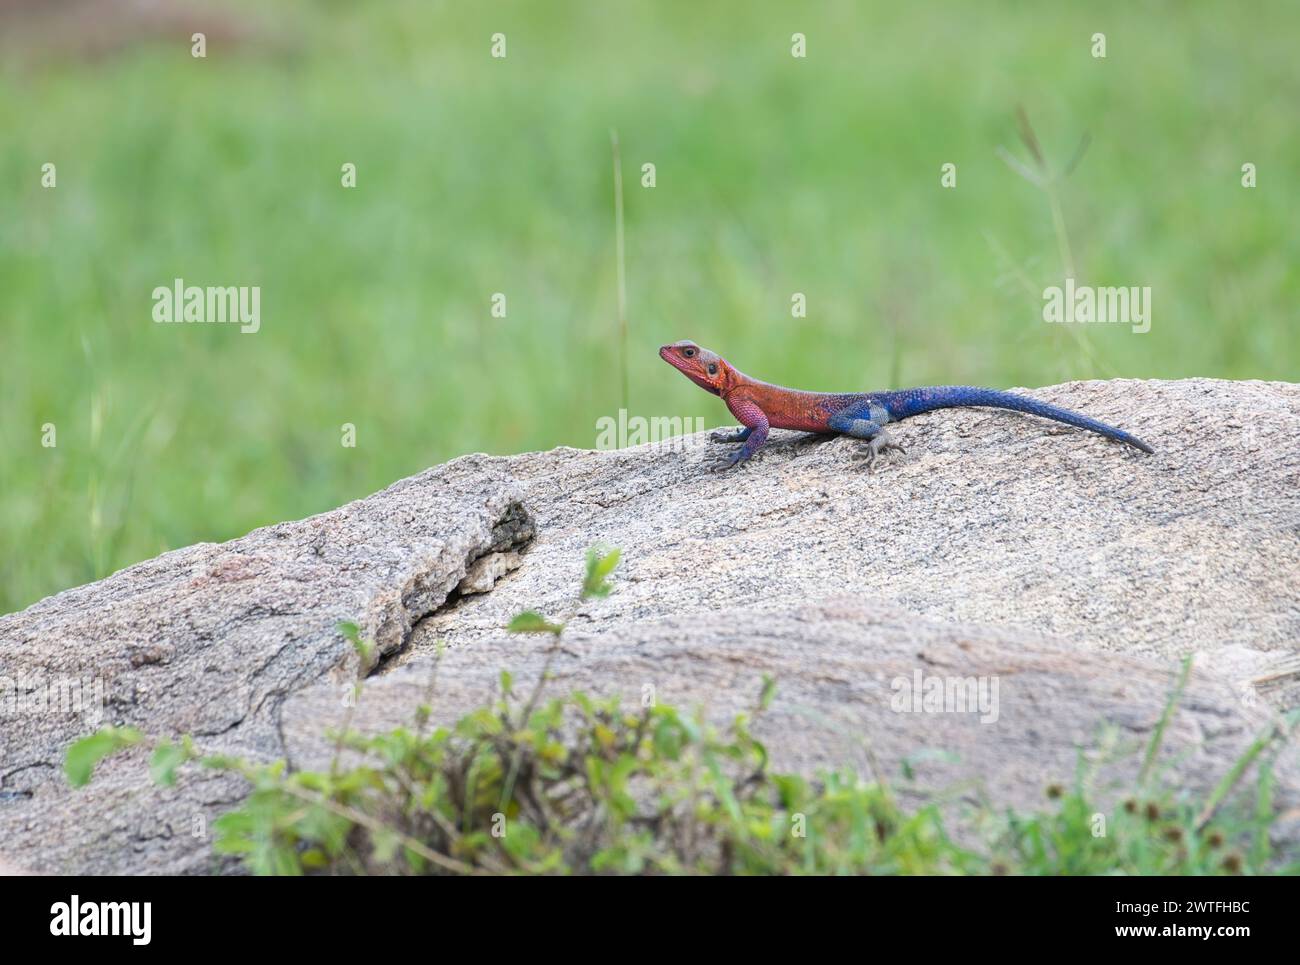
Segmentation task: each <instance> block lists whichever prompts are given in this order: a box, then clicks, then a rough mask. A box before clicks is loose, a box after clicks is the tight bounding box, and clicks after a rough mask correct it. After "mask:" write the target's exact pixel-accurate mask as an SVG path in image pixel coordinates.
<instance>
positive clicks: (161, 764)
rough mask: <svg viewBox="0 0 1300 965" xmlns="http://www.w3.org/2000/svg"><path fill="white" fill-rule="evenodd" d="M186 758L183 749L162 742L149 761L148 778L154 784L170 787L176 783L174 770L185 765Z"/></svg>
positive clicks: (170, 743) (167, 742)
mask: <svg viewBox="0 0 1300 965" xmlns="http://www.w3.org/2000/svg"><path fill="white" fill-rule="evenodd" d="M187 756H188V755H187V754H186V753H185V749H184V748H183V747H178V746H177V745H175V744H173V743H172V742H171V741H163V742H162V743H161V744H159V745H158V746H157V748H155V749H154V752H153V757H151V758H150V759H149V776H150V777H151V778H153V782H154V783H155V784H158V785H161V786H162V787H171V786H172V785H173V784H175V783H176V768H178V767H180V766H181V764H183V763H185V759H186V757H187Z"/></svg>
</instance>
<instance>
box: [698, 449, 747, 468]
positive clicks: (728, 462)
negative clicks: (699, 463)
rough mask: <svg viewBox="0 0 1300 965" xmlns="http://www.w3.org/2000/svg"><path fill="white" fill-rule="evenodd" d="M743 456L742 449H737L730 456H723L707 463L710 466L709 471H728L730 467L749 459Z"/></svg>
mask: <svg viewBox="0 0 1300 965" xmlns="http://www.w3.org/2000/svg"><path fill="white" fill-rule="evenodd" d="M741 456H742V452H741V450H736V451H735V452H733V453H732V454H731V455H729V456H723V457H722V458H720V459H714V460H713V461H712V462H710V463H708V464H707V465H708V467H709V471H710V472H726V471H727V470H728V469H731V468H733V467H735V466H739V465H741V464H743V463H745V462H746V461H747V460H745V459H743V458H741Z"/></svg>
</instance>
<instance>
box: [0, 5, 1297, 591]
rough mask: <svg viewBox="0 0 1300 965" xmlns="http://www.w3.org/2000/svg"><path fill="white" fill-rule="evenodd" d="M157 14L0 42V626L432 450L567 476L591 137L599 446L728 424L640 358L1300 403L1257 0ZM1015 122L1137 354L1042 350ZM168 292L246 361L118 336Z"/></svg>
mask: <svg viewBox="0 0 1300 965" xmlns="http://www.w3.org/2000/svg"><path fill="white" fill-rule="evenodd" d="M160 7H161V9H162V10H164V11H165V14H164V13H158V12H157V8H154V7H151V6H150V5H138V4H135V5H132V4H114V3H108V2H106V0H101V2H99V3H94V4H91V3H73V2H68V0H64V2H57V0H47V2H39V3H38V2H27V3H24V2H22V0H4V4H3V5H0V31H2V32H3V33H2V34H0V54H2V55H3V68H0V131H3V132H4V134H3V139H2V140H0V352H2V353H3V358H4V366H3V374H2V375H0V385H2V387H3V396H2V399H0V401H2V411H0V443H2V444H3V450H2V451H3V459H0V545H3V548H4V552H3V554H0V612H6V611H9V610H13V609H17V608H19V607H22V606H25V605H27V604H29V603H31V602H33V601H34V600H36V599H38V598H40V597H42V596H44V595H46V594H48V593H52V592H55V591H57V590H59V589H62V588H64V587H68V586H71V585H74V584H79V583H82V582H85V581H88V580H92V579H95V578H98V577H101V576H105V575H107V574H108V573H111V572H112V571H114V570H116V569H118V568H120V567H122V566H124V565H127V564H129V563H132V562H135V561H137V560H140V559H143V558H146V557H149V556H152V555H154V554H157V553H159V552H161V551H164V550H167V549H169V548H174V547H178V546H182V545H185V544H188V543H191V542H195V541H199V540H225V539H229V538H232V537H235V536H238V535H240V534H242V533H244V532H246V531H247V530H249V529H251V528H253V527H256V526H259V525H263V524H267V523H271V522H275V521H278V520H282V519H289V518H297V517H301V516H305V515H308V514H311V513H315V512H319V511H323V510H326V509H329V508H331V507H334V506H336V505H338V504H340V503H342V502H344V501H346V500H349V499H352V498H356V497H359V496H362V495H365V494H366V493H369V492H372V491H374V490H376V489H378V488H381V487H383V486H384V485H386V484H387V483H389V482H391V481H393V480H395V479H398V478H400V477H402V476H405V475H409V474H411V473H414V472H417V471H418V470H420V469H422V468H424V467H426V466H428V465H430V464H432V463H436V462H439V461H442V460H445V459H447V458H449V457H452V456H455V455H457V454H460V453H464V452H470V451H479V450H482V451H488V452H494V453H511V452H517V451H521V450H527V449H540V448H548V447H551V446H555V445H559V444H566V445H573V446H583V447H590V446H592V445H594V442H595V437H596V428H595V424H596V420H597V419H598V418H599V417H601V416H604V415H615V414H616V413H617V410H618V407H619V405H620V367H619V349H618V336H617V331H618V322H617V311H616V291H615V259H614V234H613V203H612V165H611V157H610V139H609V131H610V129H611V128H617V130H618V132H619V135H620V140H621V145H622V156H623V175H624V181H625V185H626V187H625V193H626V202H625V203H626V219H627V242H626V244H627V273H628V301H629V325H630V348H631V359H630V383H631V411H632V413H633V414H634V415H646V416H651V415H680V416H694V415H702V416H704V418H705V421H706V424H709V425H713V424H721V423H724V422H726V421H728V418H727V415H726V413H725V411H724V410H723V408H722V407H721V406H720V405H719V404H718V402H717V400H716V399H712V398H710V397H709V396H707V395H706V394H704V393H702V392H700V391H699V390H698V389H696V388H694V387H693V386H691V385H690V384H689V383H688V382H687V381H686V380H684V379H682V378H681V377H680V376H678V375H677V374H675V373H673V372H671V371H670V370H668V369H667V367H665V366H664V365H663V363H662V362H660V361H659V359H658V358H657V356H656V354H655V349H656V347H657V346H658V345H660V344H661V343H663V342H666V341H671V340H675V339H679V338H693V339H695V340H696V341H699V342H701V343H702V344H704V345H707V346H709V347H712V348H715V349H716V350H718V351H720V352H721V353H722V354H724V355H726V356H727V357H728V358H729V359H731V360H732V361H733V362H734V363H735V364H737V365H738V366H739V367H740V368H742V369H743V370H745V371H748V372H750V373H751V374H754V375H758V376H759V377H762V378H765V379H768V380H771V381H778V382H783V383H787V384H794V385H798V386H802V387H807V388H820V389H827V390H830V389H837V390H861V389H869V388H884V387H890V386H894V385H902V384H908V385H913V384H923V383H932V382H940V383H949V382H971V383H982V384H988V385H992V386H998V387H1004V386H1014V385H1025V386H1038V385H1045V384H1050V383H1053V382H1058V381H1063V380H1068V379H1076V378H1109V377H1151V378H1178V377H1184V376H1194V375H1195V376H1218V377H1223V378H1236V379H1242V378H1261V379H1288V380H1290V379H1294V378H1295V377H1296V374H1297V369H1298V368H1300V366H1298V365H1297V362H1298V361H1300V334H1297V324H1296V322H1297V319H1296V313H1297V309H1296V306H1297V304H1298V303H1300V281H1298V280H1297V274H1296V272H1295V266H1296V264H1297V263H1298V262H1300V230H1298V229H1297V226H1296V201H1297V199H1298V198H1300V192H1298V191H1297V184H1296V177H1297V173H1298V170H1300V169H1298V168H1297V158H1300V125H1297V123H1296V105H1297V104H1300V72H1297V71H1296V70H1295V66H1294V63H1295V52H1294V43H1295V38H1296V37H1297V36H1298V35H1300V7H1298V6H1297V5H1296V4H1295V3H1294V2H1283V0H1275V2H1264V3H1259V4H1255V5H1252V6H1251V7H1250V9H1249V11H1245V10H1242V9H1240V8H1238V7H1236V6H1234V5H1232V4H1228V3H1226V2H1224V3H1213V4H1209V3H1207V4H1185V3H1177V2H1166V3H1159V2H1151V3H1143V4H1133V3H1128V2H1113V3H1102V4H1090V5H1088V9H1083V8H1082V5H1078V6H1066V5H1065V4H1059V5H1058V4H1030V3H1022V2H1010V0H1007V2H1001V3H989V4H979V5H958V4H955V3H954V4H932V3H916V4H886V3H869V4H868V3H851V2H838V3H836V2H826V3H815V4H799V5H794V4H788V3H777V2H770V3H768V2H764V3H759V2H747V3H740V2H731V3H720V4H708V5H705V4H699V3H693V2H663V0H660V2H653V3H652V2H636V3H632V2H628V3H546V4H537V3H490V2H484V3H475V4H469V3H450V2H446V3H438V2H415V0H409V2H396V0H395V2H383V3H370V4H351V3H342V2H332V3H326V2H306V0H294V2H284V3H279V4H275V5H260V4H252V3H248V4H238V3H235V4H230V5H222V6H213V5H211V4H206V5H204V6H203V7H185V6H175V7H170V6H162V5H160ZM150 10H154V13H150V12H149V11H150ZM142 11H143V12H142ZM193 30H206V31H207V32H208V34H209V40H208V56H207V58H206V59H203V60H198V59H194V58H192V57H191V56H190V34H191V33H192V32H193ZM498 31H500V32H503V33H505V34H506V36H507V43H508V48H507V49H508V56H507V57H506V58H505V59H504V60H497V59H492V58H491V57H490V56H489V46H490V37H491V35H492V34H493V33H495V32H498ZM796 31H798V32H802V33H804V34H806V36H807V38H808V39H807V43H808V56H807V58H806V59H803V60H799V59H795V58H793V57H792V56H791V54H790V38H791V34H792V33H794V32H796ZM1095 32H1103V33H1105V34H1106V37H1107V54H1108V56H1107V57H1106V59H1104V60H1098V59H1094V58H1093V57H1092V56H1091V53H1090V48H1091V39H1090V38H1091V37H1092V35H1093V34H1094V33H1095ZM1017 105H1023V106H1024V108H1025V110H1026V112H1027V114H1028V116H1029V117H1030V118H1031V120H1032V121H1033V124H1034V127H1035V129H1036V131H1037V134H1038V137H1039V139H1040V141H1041V142H1042V144H1043V147H1044V150H1045V151H1046V153H1047V155H1048V156H1049V158H1051V159H1054V160H1055V161H1056V162H1057V163H1064V162H1065V161H1066V160H1067V159H1068V158H1069V156H1070V155H1071V154H1072V153H1073V151H1074V149H1075V147H1076V145H1077V144H1078V142H1079V139H1080V137H1081V136H1082V135H1083V133H1084V132H1085V131H1086V132H1089V133H1090V134H1091V136H1092V145H1091V148H1090V150H1089V151H1088V153H1087V155H1086V156H1085V158H1084V159H1083V162H1082V163H1081V165H1080V166H1079V167H1078V169H1077V170H1076V171H1075V172H1074V174H1073V175H1072V176H1071V177H1070V178H1069V179H1068V180H1067V181H1065V182H1064V184H1063V185H1062V188H1061V190H1062V199H1063V202H1062V203H1063V208H1064V214H1065V220H1066V223H1067V225H1068V229H1069V235H1070V242H1071V245H1072V246H1073V250H1074V255H1075V259H1076V261H1077V263H1078V271H1077V275H1078V280H1079V281H1080V283H1090V284H1097V285H1149V286H1151V287H1152V289H1153V322H1152V328H1151V331H1150V333H1148V334H1145V335H1135V334H1132V333H1131V331H1130V329H1129V328H1128V327H1127V326H1123V325H1114V326H1102V325H1094V326H1084V327H1079V326H1075V327H1072V328H1066V327H1064V326H1052V325H1048V324H1046V323H1044V322H1043V321H1042V320H1041V306H1042V301H1041V289H1042V287H1043V286H1045V285H1051V284H1060V283H1061V279H1062V266H1061V260H1060V257H1059V255H1058V251H1057V241H1056V235H1055V234H1054V232H1053V227H1052V221H1051V217H1050V214H1049V210H1048V206H1047V201H1046V198H1045V196H1044V194H1043V193H1042V192H1041V191H1040V190H1038V189H1037V188H1035V187H1034V186H1033V185H1031V184H1030V183H1028V182H1027V181H1025V180H1024V179H1022V178H1020V177H1019V176H1017V175H1016V174H1015V173H1013V172H1012V171H1011V170H1010V169H1009V168H1008V167H1007V166H1006V165H1005V164H1004V163H1003V162H1002V161H1001V160H1000V159H999V158H998V156H997V154H996V151H997V148H998V147H999V146H1005V147H1006V148H1008V149H1009V150H1011V151H1012V152H1013V153H1016V154H1018V155H1019V156H1021V157H1026V156H1027V154H1026V152H1025V150H1024V148H1023V147H1022V146H1021V145H1020V143H1019V140H1018V136H1017V128H1016V107H1017ZM349 161H350V162H352V163H355V164H356V165H357V169H358V187H357V188H356V189H354V190H345V189H343V188H342V187H341V186H340V167H341V165H342V164H343V163H344V162H349ZM647 161H648V162H653V163H654V164H655V165H656V166H657V177H658V184H657V186H656V187H655V188H653V189H645V188H642V187H641V186H640V168H641V165H642V164H643V163H645V162H647ZM1247 161H1249V162H1252V163H1254V164H1256V165H1257V166H1258V171H1259V175H1258V177H1259V187H1258V188H1256V189H1255V190H1246V189H1244V188H1242V187H1241V185H1240V177H1241V174H1240V170H1241V165H1242V164H1243V163H1245V162H1247ZM46 162H53V163H55V164H56V165H57V170H58V186H57V188H55V189H53V190H47V189H43V188H42V187H41V186H40V173H41V165H42V164H44V163H46ZM946 162H952V163H955V164H956V165H957V166H958V183H957V188H956V189H955V190H944V189H941V188H940V184H939V177H940V166H941V165H942V164H944V163H946ZM176 277H181V278H184V279H185V281H186V283H187V284H196V285H201V286H206V285H250V286H251V285H259V286H261V289H262V328H261V331H260V332H259V333H258V334H256V335H243V334H240V333H239V332H238V329H237V328H236V327H227V326H195V325H190V326H185V325H174V326H166V325H156V324H154V323H153V322H152V321H151V315H150V313H151V310H152V301H151V292H152V290H153V288H154V287H155V286H157V285H170V284H171V280H172V279H173V278H176ZM498 291H499V292H504V293H505V294H506V295H507V297H508V299H509V302H508V305H509V315H508V317H507V318H505V319H494V318H492V317H491V316H490V314H489V299H490V297H491V294H492V293H493V292H498ZM796 291H798V292H803V293H805V294H806V296H807V299H808V317H807V318H804V319H794V318H791V314H790V297H791V294H792V293H793V292H796ZM47 422H52V423H54V424H55V425H56V426H57V432H58V446H57V448H54V449H45V448H42V447H41V445H40V438H41V428H40V427H41V426H42V424H44V423H47ZM346 422H351V423H354V424H355V425H356V427H357V447H356V448H355V449H348V448H344V447H342V446H341V445H340V426H341V425H342V424H343V423H346ZM1129 422H1130V423H1131V424H1132V425H1135V426H1140V423H1141V416H1140V413H1135V414H1134V416H1133V418H1132V419H1131V420H1129Z"/></svg>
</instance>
